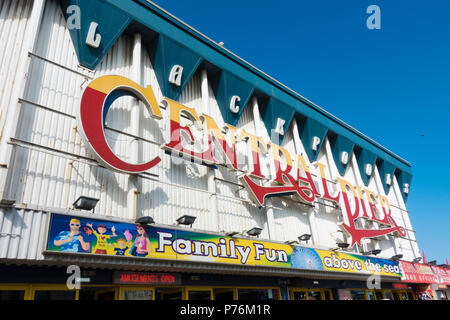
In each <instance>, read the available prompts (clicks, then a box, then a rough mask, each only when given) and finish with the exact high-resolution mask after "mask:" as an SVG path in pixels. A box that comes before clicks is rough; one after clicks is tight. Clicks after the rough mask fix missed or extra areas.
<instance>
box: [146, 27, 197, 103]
mask: <svg viewBox="0 0 450 320" xmlns="http://www.w3.org/2000/svg"><path fill="white" fill-rule="evenodd" d="M151 49H153V52H149V56H150V59H151V60H152V64H153V69H154V70H155V74H156V77H157V79H158V83H159V86H160V88H161V91H162V93H163V95H164V96H165V97H168V98H170V99H172V100H178V98H179V96H180V94H181V93H182V92H183V90H184V88H185V87H186V85H187V84H188V83H189V80H191V78H192V76H193V75H194V74H195V71H196V70H197V68H198V66H199V65H200V63H201V62H202V61H203V59H202V57H200V56H199V55H198V54H196V53H194V52H193V51H191V50H189V49H187V48H186V47H184V46H183V45H181V44H179V43H178V42H176V41H174V40H172V39H170V38H169V37H166V36H164V35H162V34H160V35H159V36H158V38H157V40H156V45H155V46H153V47H152V48H151ZM174 65H180V66H182V67H183V73H182V77H181V85H180V86H177V85H174V84H171V83H170V82H169V75H170V71H171V70H172V67H173V66H174Z"/></svg>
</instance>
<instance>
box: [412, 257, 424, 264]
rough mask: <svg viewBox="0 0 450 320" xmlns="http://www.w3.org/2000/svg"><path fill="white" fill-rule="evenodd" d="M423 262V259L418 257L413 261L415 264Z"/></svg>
mask: <svg viewBox="0 0 450 320" xmlns="http://www.w3.org/2000/svg"><path fill="white" fill-rule="evenodd" d="M421 260H422V257H417V258H414V259H413V261H412V262H413V263H418V262H420V261H421Z"/></svg>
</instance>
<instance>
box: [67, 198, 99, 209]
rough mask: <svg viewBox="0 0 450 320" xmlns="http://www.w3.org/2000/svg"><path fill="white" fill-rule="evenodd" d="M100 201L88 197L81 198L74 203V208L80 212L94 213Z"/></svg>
mask: <svg viewBox="0 0 450 320" xmlns="http://www.w3.org/2000/svg"><path fill="white" fill-rule="evenodd" d="M98 201H99V199H97V198H91V197H86V196H79V197H78V199H77V200H75V202H74V203H73V207H74V208H75V209H79V210H87V211H90V210H92V212H94V208H95V206H96V205H97V202H98Z"/></svg>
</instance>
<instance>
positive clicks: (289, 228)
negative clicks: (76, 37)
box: [0, 0, 420, 259]
mask: <svg viewBox="0 0 450 320" xmlns="http://www.w3.org/2000/svg"><path fill="white" fill-rule="evenodd" d="M30 3H31V1H4V2H3V4H2V5H1V11H0V17H1V19H0V32H1V33H0V36H1V39H2V46H1V47H0V55H1V56H0V58H1V59H2V60H0V61H9V60H11V59H12V56H13V51H12V48H11V47H9V46H8V47H7V48H6V47H5V46H4V45H3V39H6V38H8V40H7V41H8V43H11V44H14V46H16V47H20V41H21V39H20V33H16V34H15V35H13V34H11V30H12V29H14V30H15V28H19V29H20V28H21V29H24V28H25V24H26V23H27V21H26V16H27V14H28V13H29V11H30V6H31V4H30ZM5 17H8V18H7V19H6V18H5ZM5 37H6V38H5ZM13 37H15V38H14V39H13ZM37 43H38V45H37V48H36V50H35V52H34V53H33V54H34V55H33V56H32V58H31V66H30V71H29V74H28V78H27V83H26V87H25V92H24V94H23V96H22V99H21V105H20V108H21V110H20V116H19V120H18V125H17V131H16V134H15V137H13V138H14V139H13V140H12V142H13V143H14V148H13V154H12V157H11V162H10V165H9V176H8V182H7V183H8V184H7V190H8V198H12V199H15V200H16V204H18V205H20V206H21V207H23V208H27V209H29V210H19V211H17V212H16V213H14V212H12V213H11V212H10V213H4V211H1V213H0V214H1V216H0V217H1V219H0V230H1V231H2V235H1V238H0V258H14V259H42V254H41V252H40V251H39V250H40V249H38V248H40V245H39V243H40V241H43V240H42V239H44V237H45V235H44V231H45V230H44V228H43V225H44V224H45V223H44V220H45V219H47V218H46V217H47V214H46V213H44V212H43V211H42V210H44V208H45V210H47V209H48V208H60V209H66V208H70V207H71V205H72V203H73V201H74V200H75V199H76V198H77V197H78V196H79V195H87V196H93V197H96V198H99V199H100V201H99V203H98V205H97V207H96V208H95V212H96V215H98V216H102V215H105V216H112V217H116V218H124V219H129V220H133V219H134V218H135V216H134V215H133V213H132V211H130V210H129V206H130V195H129V190H130V188H131V185H132V183H133V181H132V180H133V179H132V178H131V177H130V176H129V175H127V174H120V173H116V172H113V171H111V170H108V169H106V168H103V167H100V166H99V165H98V164H97V163H96V162H95V161H93V159H94V158H93V155H92V154H90V152H89V151H88V150H87V148H86V147H85V145H84V143H83V142H82V140H81V138H80V135H79V133H78V131H77V122H76V118H75V117H76V115H77V110H78V109H79V105H80V99H81V94H82V92H83V89H84V88H85V87H86V85H87V83H88V82H89V81H90V80H92V79H94V78H97V77H100V76H102V75H109V74H117V75H121V76H124V77H129V78H131V77H132V65H133V63H134V62H133V54H132V53H133V43H134V39H133V38H132V37H130V36H127V35H123V36H121V37H120V38H119V39H118V41H117V42H116V44H115V45H114V46H113V47H112V48H111V50H110V51H109V52H108V54H107V55H106V57H105V58H104V60H103V61H102V62H101V63H100V64H99V66H98V67H97V69H96V70H95V71H94V72H92V71H89V70H85V69H83V68H80V67H79V66H78V60H77V57H76V54H75V51H74V49H73V45H72V42H71V38H70V35H69V32H68V30H67V28H66V24H65V20H64V17H63V15H62V12H61V9H60V6H59V3H58V2H57V1H51V0H49V1H47V2H46V7H45V12H44V16H43V19H42V23H41V27H40V31H39V39H38V42H37ZM42 58H44V59H46V60H48V61H45V60H44V59H42ZM11 61H12V62H13V63H11V64H7V63H6V64H5V63H2V65H1V66H0V68H2V69H0V70H1V72H2V73H1V76H2V77H6V76H5V75H7V78H5V79H6V82H2V83H3V84H4V83H8V84H7V86H6V90H10V89H8V88H10V86H11V85H13V84H12V83H13V80H11V77H12V75H11V74H14V72H13V71H14V68H15V65H17V64H18V63H20V61H15V62H14V59H12V60H11ZM140 65H141V79H140V84H141V85H143V86H144V85H145V86H147V85H151V86H152V88H153V90H154V92H155V95H156V98H157V100H159V101H160V100H161V99H162V98H163V96H162V93H161V90H160V89H159V85H158V82H157V80H156V76H155V73H154V71H153V68H152V65H151V62H150V58H149V57H148V53H147V52H146V51H145V50H143V51H142V59H141V63H140ZM4 69H5V71H4ZM5 72H6V73H5ZM19 76H20V75H17V77H19ZM8 79H9V80H8ZM201 82H202V78H201V75H200V72H197V73H196V74H195V75H194V77H193V78H192V79H191V81H190V83H189V84H188V85H187V87H186V88H185V90H184V92H183V93H182V95H181V96H180V99H179V101H180V103H182V104H184V105H186V106H188V107H191V108H195V109H196V111H197V113H198V114H199V115H200V114H201V113H206V114H208V115H210V116H211V117H213V118H214V119H215V120H216V121H217V123H218V125H219V126H220V125H221V124H223V123H224V122H223V118H222V116H221V113H220V110H219V108H218V105H217V102H216V100H215V99H214V94H213V91H212V89H211V86H209V87H208V92H209V94H208V100H207V103H202V102H203V99H204V98H203V97H202V90H201ZM4 88H5V86H4V85H3V87H2V90H3V89H4ZM6 98H7V95H5V94H4V90H3V91H2V95H0V99H3V100H1V101H2V106H3V105H4V101H6V100H5V99H6ZM133 103H135V102H134V99H133V98H130V97H122V98H119V99H118V100H116V101H115V102H114V103H113V105H112V107H111V109H110V111H109V113H108V115H107V119H106V125H107V127H108V128H109V129H107V130H106V135H107V139H108V143H109V144H110V146H111V147H112V148H113V150H114V152H116V154H117V155H118V156H119V157H121V158H122V159H125V160H129V157H130V145H131V143H132V142H133V140H135V137H134V136H132V132H133V131H132V128H131V127H130V126H131V123H130V121H131V120H130V114H131V106H132V105H133ZM139 105H140V118H139V119H140V120H139V134H138V137H139V139H138V145H139V158H138V159H139V161H140V162H143V161H144V160H145V159H152V158H154V157H155V156H156V155H158V156H160V157H161V159H162V161H161V163H160V164H159V165H158V166H156V167H154V168H152V169H151V170H150V171H149V173H151V174H141V175H139V177H138V178H137V189H138V193H137V194H135V195H132V197H134V201H135V202H134V204H133V205H134V206H135V207H136V215H137V216H140V215H151V216H152V217H154V219H155V221H157V222H158V223H160V224H166V225H172V224H173V223H174V222H175V220H176V219H177V218H178V217H179V216H180V215H182V214H190V215H195V216H197V221H196V222H195V228H196V229H200V230H205V231H220V230H223V231H239V232H242V231H245V230H248V229H249V228H252V227H254V226H259V227H263V228H264V230H263V233H262V234H261V236H260V238H266V239H268V238H271V240H274V241H280V242H284V241H288V240H295V239H296V238H297V237H298V236H300V235H301V234H304V233H311V234H312V235H313V237H312V239H311V242H310V244H311V243H313V244H314V246H316V247H319V248H333V247H335V246H336V241H342V240H345V238H344V234H343V233H342V232H340V231H339V230H340V229H339V227H338V224H339V223H341V222H342V219H343V215H342V212H341V210H337V209H336V208H334V206H332V205H331V203H330V202H328V201H325V200H322V199H319V200H317V202H316V203H315V204H314V206H308V205H305V204H302V203H299V202H298V201H297V200H295V199H294V198H292V197H282V198H273V199H269V200H268V201H267V204H268V205H267V207H265V208H261V209H260V208H257V207H256V206H255V205H254V204H253V203H251V201H250V199H249V197H248V194H247V192H246V191H245V189H244V188H243V186H242V184H241V183H240V181H239V179H238V177H237V174H236V173H235V172H232V171H230V170H228V169H226V168H225V167H222V166H219V168H218V169H217V170H214V172H213V174H214V177H215V179H214V183H215V188H216V191H215V192H216V193H217V194H216V193H215V192H214V191H212V190H211V189H210V186H209V184H208V177H209V175H210V174H211V170H212V169H210V168H208V167H205V166H202V165H199V164H196V163H191V162H189V161H186V160H183V159H179V158H176V157H171V156H169V155H167V154H165V153H164V152H163V151H162V150H161V149H160V145H161V144H163V143H164V142H165V141H166V140H167V138H168V129H169V123H168V121H167V119H168V117H167V116H166V115H164V117H163V119H166V120H160V121H156V120H154V119H152V118H150V117H149V115H148V113H147V111H146V110H145V108H144V106H143V104H142V103H140V104H139ZM205 108H206V109H205ZM162 111H163V113H167V112H168V110H162ZM2 121H3V118H2ZM293 126H295V125H294V124H292V126H291V128H290V129H289V130H288V132H287V133H286V137H285V139H284V141H283V142H282V144H281V145H282V146H283V147H284V148H286V149H287V150H288V151H289V152H290V153H291V154H296V153H299V154H303V155H304V157H305V160H306V161H307V164H308V166H309V168H310V171H311V173H312V174H313V177H314V178H317V177H320V172H319V170H318V168H316V167H315V166H314V165H313V164H311V163H310V162H309V161H308V159H307V156H306V153H305V152H304V147H303V145H302V143H301V141H300V138H299V136H298V133H295V128H294V127H293ZM237 127H238V128H244V129H245V130H247V131H248V132H250V133H252V134H255V135H258V136H263V137H264V138H266V139H268V134H267V131H266V129H265V128H264V124H263V122H262V121H261V118H260V114H259V110H258V106H257V104H255V103H254V102H253V101H250V102H249V104H248V106H247V107H246V109H245V111H244V113H243V115H242V117H241V118H240V120H239V123H238V124H237ZM248 152H249V148H248V146H247V145H246V144H245V143H239V144H238V153H239V156H240V158H242V159H246V155H248ZM263 159H264V161H266V166H263V170H264V172H265V173H267V174H269V173H270V172H271V170H272V169H271V161H270V154H269V155H267V156H265V157H263ZM318 162H320V163H323V164H325V165H326V175H327V179H328V181H329V184H330V188H331V191H335V190H336V191H337V190H338V189H337V185H336V183H335V182H334V181H333V180H334V179H335V178H336V177H337V176H338V171H337V169H336V166H335V164H334V161H333V157H332V153H331V147H330V143H329V141H328V139H326V141H325V143H324V146H323V147H322V150H321V152H320V155H319V157H318ZM249 168H250V164H248V165H247V169H249ZM244 169H245V168H244ZM374 176H375V178H374V179H371V182H370V184H369V189H370V190H372V191H374V192H375V193H379V194H382V195H384V189H383V187H382V184H381V180H380V177H379V173H378V171H377V169H376V168H375V170H374ZM344 178H345V179H346V180H348V181H349V182H351V183H352V184H357V185H363V183H362V180H361V177H360V173H359V170H358V168H357V163H356V159H355V156H354V155H352V158H351V163H350V165H349V168H348V169H347V172H346V174H345V176H344ZM317 187H318V189H319V192H321V193H322V192H323V190H322V186H321V184H320V183H318V184H317ZM386 196H387V197H388V199H389V201H390V204H391V208H392V216H393V217H394V218H395V219H396V221H397V222H398V223H399V225H401V226H404V227H405V228H406V229H407V230H408V232H407V236H406V238H405V239H401V238H394V237H390V236H387V237H380V238H378V239H375V240H364V241H363V248H355V249H354V250H355V251H357V250H364V251H368V250H371V249H374V248H380V249H382V250H383V252H382V254H381V255H382V256H383V257H390V256H392V255H394V254H396V253H400V252H401V253H403V255H404V258H405V259H412V258H414V257H416V256H418V255H420V253H419V249H418V247H417V243H416V242H415V236H414V232H413V231H412V227H411V224H410V220H409V216H408V213H407V212H406V207H405V204H404V202H403V199H402V197H401V195H400V189H399V187H398V184H397V181H396V179H395V178H394V185H393V188H391V189H390V192H389V194H388V195H386ZM212 201H216V204H217V214H218V221H217V224H218V225H215V222H214V219H213V214H212V212H211V202H212ZM132 202H133V201H132ZM268 217H273V225H271V224H272V222H271V221H270V219H268ZM362 224H363V225H362V226H361V227H373V228H375V227H376V224H375V225H373V226H371V225H370V223H367V222H362ZM270 228H272V230H270V233H269V229H270ZM15 234H20V237H18V236H14V235H15ZM20 239H22V240H23V239H26V241H25V240H24V241H25V242H23V243H22V240H20Z"/></svg>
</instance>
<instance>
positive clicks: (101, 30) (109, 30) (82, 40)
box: [60, 0, 132, 69]
mask: <svg viewBox="0 0 450 320" xmlns="http://www.w3.org/2000/svg"><path fill="white" fill-rule="evenodd" d="M60 4H61V9H62V12H63V14H64V17H65V19H66V21H68V19H69V20H70V21H71V22H72V21H74V20H73V15H74V14H75V12H74V11H70V10H69V13H67V11H68V10H67V9H68V7H69V6H72V5H76V6H78V7H79V8H80V10H79V13H80V15H79V16H80V18H79V20H80V25H79V27H76V26H75V27H72V26H73V24H72V23H70V24H68V28H69V32H70V37H71V38H72V43H73V46H74V48H75V52H76V54H77V57H78V61H79V63H80V65H82V66H84V67H86V68H89V69H95V67H96V66H97V65H98V64H99V63H100V62H101V60H102V59H103V57H104V56H105V55H106V54H107V53H108V51H109V49H110V48H111V47H112V46H113V45H114V43H115V42H116V41H117V39H118V38H119V37H120V35H121V34H122V33H123V32H124V30H125V29H126V28H127V26H128V25H129V24H130V22H131V21H132V19H131V18H130V17H129V15H128V14H126V13H124V12H123V11H122V10H120V9H118V8H117V7H115V6H112V5H110V4H108V3H106V2H104V1H91V0H61V1H60ZM112 17H114V19H112ZM92 22H96V23H98V27H97V30H96V33H97V34H99V35H101V41H100V45H99V47H98V48H93V47H90V46H88V45H87V44H86V38H87V35H88V32H89V28H90V25H91V23H92Z"/></svg>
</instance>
